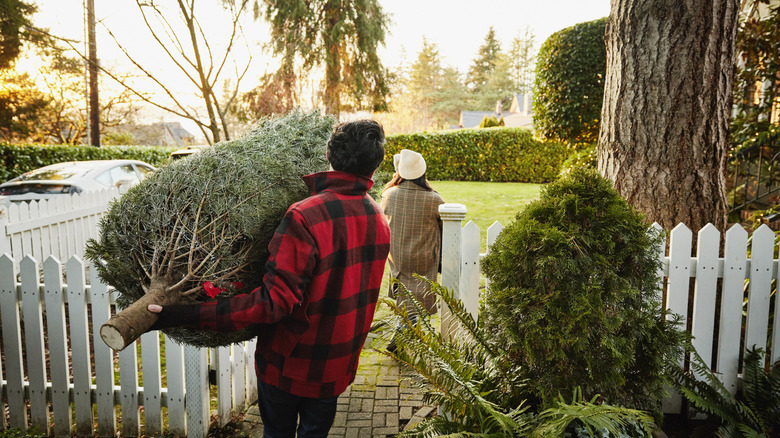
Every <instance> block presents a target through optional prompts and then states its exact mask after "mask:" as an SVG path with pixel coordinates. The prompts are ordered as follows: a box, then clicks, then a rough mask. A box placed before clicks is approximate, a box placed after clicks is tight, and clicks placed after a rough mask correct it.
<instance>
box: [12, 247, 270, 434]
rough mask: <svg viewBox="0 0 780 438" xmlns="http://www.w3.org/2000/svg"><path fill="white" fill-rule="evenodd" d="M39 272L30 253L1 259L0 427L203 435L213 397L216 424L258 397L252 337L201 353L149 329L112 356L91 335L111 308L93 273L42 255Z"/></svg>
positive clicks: (72, 261)
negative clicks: (213, 378) (211, 380)
mask: <svg viewBox="0 0 780 438" xmlns="http://www.w3.org/2000/svg"><path fill="white" fill-rule="evenodd" d="M39 268H40V267H39V263H38V262H37V261H36V259H35V258H33V257H31V256H25V257H24V258H23V259H22V260H21V262H18V263H17V262H16V261H15V260H14V258H13V257H11V256H10V255H8V254H5V255H2V256H0V331H1V332H2V347H1V348H0V356H1V357H2V358H3V360H2V367H0V382H2V387H1V388H0V395H2V397H0V413H2V415H0V430H2V429H5V428H7V427H12V428H17V427H19V428H22V429H25V430H26V429H27V428H28V427H29V426H30V425H34V426H37V427H38V428H39V429H40V430H41V431H44V432H46V433H47V434H54V435H55V436H71V435H72V434H75V435H77V436H93V435H95V434H96V435H97V436H116V435H117V432H120V433H121V436H126V437H137V436H141V435H142V434H145V435H150V436H159V435H161V434H163V433H169V434H172V435H177V436H185V435H186V436H190V437H204V436H206V435H207V432H208V427H209V424H210V422H211V421H210V419H211V401H212V400H214V399H215V400H216V402H217V408H216V415H217V416H218V421H219V424H220V425H224V424H225V423H227V422H228V421H229V420H230V419H231V416H232V414H233V413H237V412H243V410H244V409H245V408H246V406H247V404H248V403H249V402H251V401H254V400H256V398H257V386H256V377H255V373H254V368H253V364H254V361H253V359H252V355H253V353H254V341H252V342H245V343H242V344H235V345H232V346H229V347H221V348H218V349H205V348H196V347H191V346H182V345H179V344H176V343H174V342H172V341H171V340H170V339H169V338H168V337H167V336H160V334H159V333H158V332H156V331H155V332H151V333H146V334H144V335H143V336H141V339H140V340H139V341H136V343H134V344H132V345H130V346H128V347H127V348H125V349H124V350H123V351H121V352H119V353H116V352H114V351H113V350H111V349H110V348H108V347H107V346H106V345H105V343H103V341H102V340H101V339H100V336H99V334H98V330H93V327H94V328H96V329H97V328H99V327H100V326H101V325H102V324H103V323H104V322H105V321H107V320H108V319H109V317H110V316H111V314H112V313H113V312H114V311H115V305H114V304H113V303H114V291H113V290H112V289H110V288H109V287H107V286H106V285H105V284H104V283H102V282H101V281H100V280H99V278H97V276H96V269H95V268H94V267H93V266H88V265H86V264H85V263H83V262H82V261H81V260H80V259H79V258H78V257H72V258H71V259H70V260H68V261H67V263H66V266H65V269H64V270H63V266H62V265H61V263H60V262H59V261H58V260H57V258H56V257H53V256H50V257H48V258H47V259H46V260H45V261H44V262H43V267H42V268H43V269H42V272H43V276H42V278H43V282H41V280H40V278H41V275H40V272H41V269H39ZM65 279H67V281H65ZM163 338H164V339H163ZM163 349H164V354H163V353H161V350H163ZM209 355H210V356H211V361H212V362H213V366H214V368H216V375H217V382H216V386H215V388H216V393H215V395H212V394H210V385H209V380H208V375H209ZM163 360H164V362H163ZM139 361H140V366H139ZM117 374H118V375H117ZM140 381H142V382H143V383H139V382H140ZM28 406H29V412H28ZM6 407H7V412H8V420H7V419H6V414H5V412H6ZM141 407H143V410H141ZM163 408H166V409H163ZM118 412H121V430H120V429H118V427H117V423H118V420H117V413H118ZM141 412H143V429H142V428H141V418H142V416H141ZM74 421H75V428H74V427H73V426H74ZM52 424H53V426H50V425H52ZM164 424H166V425H167V427H163V425H164Z"/></svg>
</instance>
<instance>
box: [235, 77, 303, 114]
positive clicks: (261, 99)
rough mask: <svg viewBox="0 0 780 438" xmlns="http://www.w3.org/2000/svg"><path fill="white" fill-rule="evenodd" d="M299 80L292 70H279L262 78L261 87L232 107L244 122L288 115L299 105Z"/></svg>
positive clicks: (240, 98) (245, 95)
mask: <svg viewBox="0 0 780 438" xmlns="http://www.w3.org/2000/svg"><path fill="white" fill-rule="evenodd" d="M298 98H299V92H298V89H297V78H296V75H295V72H293V71H292V70H285V69H281V70H277V71H276V72H274V73H267V74H265V75H263V77H261V78H260V85H258V86H257V87H255V88H253V89H252V90H250V91H247V92H246V93H241V95H240V97H239V98H238V99H237V100H236V101H235V102H234V103H233V106H231V107H230V111H231V113H233V114H234V115H235V116H237V117H238V120H240V121H242V122H250V123H252V122H255V121H257V120H259V119H260V118H262V117H266V116H272V115H277V114H287V113H288V112H290V111H291V110H292V109H293V108H295V107H296V106H297V105H298Z"/></svg>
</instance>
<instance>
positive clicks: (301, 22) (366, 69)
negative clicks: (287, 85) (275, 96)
mask: <svg viewBox="0 0 780 438" xmlns="http://www.w3.org/2000/svg"><path fill="white" fill-rule="evenodd" d="M265 17H266V19H267V20H268V21H269V22H270V24H271V40H272V43H271V47H272V49H273V52H274V54H276V55H281V56H282V66H281V67H280V68H282V69H285V68H286V69H291V68H292V67H293V65H294V64H295V61H296V59H299V58H300V59H302V61H303V65H302V67H303V70H311V69H313V68H316V67H320V66H323V67H324V68H325V79H324V81H323V82H324V87H323V88H324V92H323V100H324V105H325V110H326V111H327V112H328V113H329V114H334V115H336V116H338V114H339V112H340V111H341V110H342V109H361V108H370V109H372V110H374V111H381V110H383V109H384V108H386V106H387V104H386V96H387V94H388V92H389V87H388V84H387V72H386V69H385V68H384V67H383V66H382V63H381V62H380V60H379V56H378V54H377V49H378V48H379V46H380V45H382V44H384V42H385V31H386V30H387V20H388V18H387V15H385V13H384V11H383V10H382V6H381V5H380V4H379V1H378V0H341V1H335V0H312V1H307V2H302V1H288V0H265ZM344 101H347V102H348V104H347V105H342V104H343V102H344Z"/></svg>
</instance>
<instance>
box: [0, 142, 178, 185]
mask: <svg viewBox="0 0 780 438" xmlns="http://www.w3.org/2000/svg"><path fill="white" fill-rule="evenodd" d="M176 149H178V148H174V147H159V146H103V147H99V148H97V147H94V146H73V145H53V146H49V145H43V146H42V145H19V144H8V143H0V182H2V181H7V180H9V179H11V178H16V177H17V176H19V175H21V174H23V173H25V172H29V171H31V170H35V169H37V168H39V167H43V166H48V165H49V164H55V163H62V162H63V161H82V160H114V159H122V160H141V161H145V162H147V163H149V164H151V165H152V166H158V167H159V166H162V165H163V164H165V161H166V160H167V159H168V156H169V155H170V154H171V152H173V151H174V150H176Z"/></svg>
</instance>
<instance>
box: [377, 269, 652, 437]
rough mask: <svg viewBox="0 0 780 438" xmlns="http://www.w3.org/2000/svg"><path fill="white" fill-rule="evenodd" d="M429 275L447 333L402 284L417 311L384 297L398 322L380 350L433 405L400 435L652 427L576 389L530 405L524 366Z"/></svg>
mask: <svg viewBox="0 0 780 438" xmlns="http://www.w3.org/2000/svg"><path fill="white" fill-rule="evenodd" d="M421 278H422V277H421ZM426 281H427V280H426ZM428 282H429V283H430V284H431V291H432V293H434V294H436V295H437V296H438V298H439V299H440V301H441V303H443V304H445V305H446V306H447V307H448V308H449V309H450V312H449V315H448V316H447V317H448V318H452V322H454V323H455V324H453V325H454V326H455V327H457V328H456V331H455V332H454V333H451V334H450V335H449V336H442V334H441V333H439V331H438V329H437V328H436V327H435V326H434V324H432V323H431V320H430V315H429V314H428V313H427V311H426V310H425V308H424V307H423V306H422V304H420V302H419V301H417V300H416V299H415V297H414V296H413V295H412V294H410V293H409V291H408V290H407V289H406V288H404V287H403V285H399V286H400V287H399V293H400V294H402V295H404V296H405V297H406V299H407V300H408V301H409V302H411V303H412V305H413V306H414V307H415V309H416V311H417V312H418V313H417V314H418V315H420V316H421V317H420V318H418V319H417V320H416V321H412V320H411V319H410V318H409V314H408V313H407V312H406V310H404V309H401V308H399V307H398V306H396V304H395V301H391V300H384V303H385V304H386V305H388V306H390V308H391V309H392V310H393V315H391V316H390V317H388V318H387V319H393V318H394V319H400V320H401V321H402V324H401V329H400V330H398V331H397V332H396V334H395V342H396V345H397V349H396V350H395V351H394V352H388V351H381V352H382V353H383V354H385V355H388V356H390V357H392V358H394V359H396V360H398V361H399V362H401V363H402V364H404V365H407V366H408V367H410V368H411V369H412V370H413V371H414V372H415V379H414V380H413V383H415V384H416V385H417V386H419V387H420V388H421V389H422V391H423V394H424V398H425V401H426V402H427V403H429V404H432V405H434V406H438V407H439V410H440V415H438V416H435V417H432V418H428V419H426V420H424V421H422V422H420V423H418V424H417V425H416V426H414V427H413V428H411V429H410V430H407V431H405V432H403V433H402V434H401V435H400V436H408V437H431V436H475V437H476V436H481V437H488V436H490V437H516V436H552V435H549V433H557V432H559V431H562V430H574V429H575V428H576V427H577V426H581V427H582V428H583V433H581V434H579V435H577V436H584V437H587V436H600V435H598V433H597V432H598V431H607V433H609V436H621V431H623V432H622V433H623V435H622V436H648V434H649V433H650V431H651V430H652V429H653V427H654V424H653V421H652V418H651V417H650V416H649V415H647V414H645V413H642V412H641V411H636V410H631V409H625V408H619V407H613V406H608V405H601V404H597V403H596V399H595V398H594V399H592V400H590V401H585V400H583V399H582V393H581V391H580V390H579V389H576V390H575V393H574V398H573V401H572V403H571V404H567V403H565V402H564V401H563V399H559V400H558V403H556V404H555V406H553V407H551V408H550V409H548V410H546V411H545V412H542V413H536V412H533V411H532V410H531V405H529V404H528V403H527V402H526V399H527V398H528V397H529V396H530V395H531V392H530V391H529V388H528V386H527V384H526V379H525V377H524V372H523V370H522V369H520V368H519V367H518V366H517V365H516V364H514V363H513V362H512V361H511V359H510V358H511V356H510V355H509V354H508V353H507V351H506V349H505V348H503V346H501V345H499V344H496V343H495V342H494V341H493V340H492V338H491V334H490V333H489V332H488V331H487V330H485V328H484V327H483V325H482V322H481V320H475V319H474V318H473V317H472V316H471V314H470V313H469V312H468V311H467V310H466V309H465V307H464V305H463V303H462V302H461V301H460V300H458V299H456V298H455V297H453V295H452V293H451V292H450V291H449V290H447V289H446V288H444V287H442V286H441V285H440V284H438V283H434V282H430V281H428ZM387 319H385V320H382V321H378V322H377V324H376V326H375V328H376V329H377V330H379V329H380V328H384V329H385V330H387V328H388V327H395V326H396V324H393V323H392V321H388V320H387ZM627 424H628V425H630V424H634V425H639V427H638V430H639V431H640V432H639V433H638V434H632V435H627V434H626V433H625V430H627V429H626V428H625V427H624V426H625V425H627ZM588 430H590V431H591V432H593V434H590V435H589V434H588V433H587V431H588Z"/></svg>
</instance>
